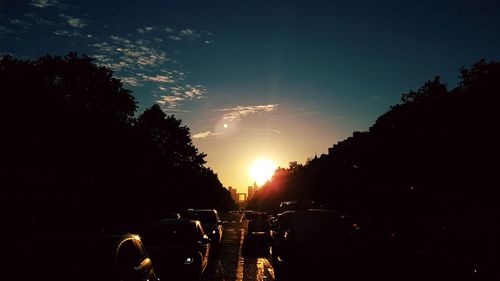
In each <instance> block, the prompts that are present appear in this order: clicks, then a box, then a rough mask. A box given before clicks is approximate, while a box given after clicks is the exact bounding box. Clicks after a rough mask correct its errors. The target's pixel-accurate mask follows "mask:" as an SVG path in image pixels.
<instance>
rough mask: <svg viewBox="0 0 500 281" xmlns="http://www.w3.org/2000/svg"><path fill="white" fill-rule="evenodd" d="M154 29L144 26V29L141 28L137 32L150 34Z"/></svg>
mask: <svg viewBox="0 0 500 281" xmlns="http://www.w3.org/2000/svg"><path fill="white" fill-rule="evenodd" d="M154 29H155V28H154V27H152V26H146V27H143V28H138V29H137V32H139V33H140V34H144V33H151V32H152V31H153V30H154Z"/></svg>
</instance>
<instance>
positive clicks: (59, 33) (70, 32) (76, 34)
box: [53, 29, 83, 37]
mask: <svg viewBox="0 0 500 281" xmlns="http://www.w3.org/2000/svg"><path fill="white" fill-rule="evenodd" d="M53 33H54V35H57V36H65V37H83V34H81V33H80V32H78V31H76V30H65V29H60V30H56V31H54V32H53Z"/></svg>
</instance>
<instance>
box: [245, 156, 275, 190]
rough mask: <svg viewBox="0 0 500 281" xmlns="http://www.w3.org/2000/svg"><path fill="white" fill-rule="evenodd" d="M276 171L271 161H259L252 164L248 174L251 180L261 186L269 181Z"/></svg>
mask: <svg viewBox="0 0 500 281" xmlns="http://www.w3.org/2000/svg"><path fill="white" fill-rule="evenodd" d="M274 170H276V164H274V163H273V162H272V161H271V160H267V159H261V160H257V161H255V162H253V164H252V166H251V167H250V170H249V173H250V176H251V177H252V179H253V180H254V181H255V182H256V183H257V185H259V186H261V185H263V184H264V183H265V182H266V181H268V180H270V179H271V177H272V176H273V174H274Z"/></svg>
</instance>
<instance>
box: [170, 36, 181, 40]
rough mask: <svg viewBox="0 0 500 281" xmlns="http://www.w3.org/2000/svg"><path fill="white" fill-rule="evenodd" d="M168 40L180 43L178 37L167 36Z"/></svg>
mask: <svg viewBox="0 0 500 281" xmlns="http://www.w3.org/2000/svg"><path fill="white" fill-rule="evenodd" d="M168 39H170V40H174V41H181V40H182V39H181V38H180V37H179V36H174V35H170V36H168Z"/></svg>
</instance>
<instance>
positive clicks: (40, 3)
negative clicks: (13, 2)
mask: <svg viewBox="0 0 500 281" xmlns="http://www.w3.org/2000/svg"><path fill="white" fill-rule="evenodd" d="M30 5H31V6H34V7H37V8H47V7H51V6H57V7H60V6H61V4H60V3H59V1H57V0H31V2H30Z"/></svg>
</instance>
